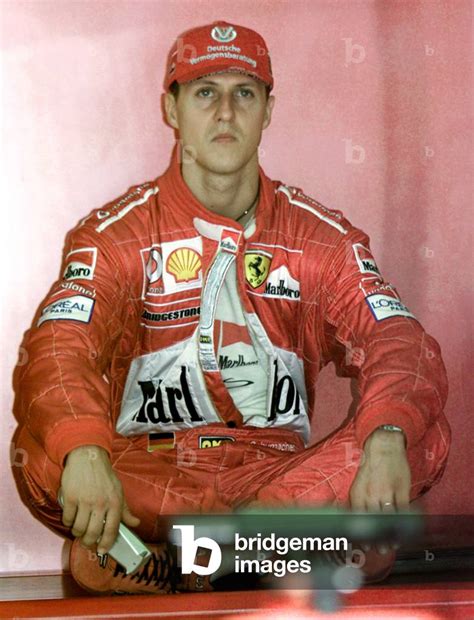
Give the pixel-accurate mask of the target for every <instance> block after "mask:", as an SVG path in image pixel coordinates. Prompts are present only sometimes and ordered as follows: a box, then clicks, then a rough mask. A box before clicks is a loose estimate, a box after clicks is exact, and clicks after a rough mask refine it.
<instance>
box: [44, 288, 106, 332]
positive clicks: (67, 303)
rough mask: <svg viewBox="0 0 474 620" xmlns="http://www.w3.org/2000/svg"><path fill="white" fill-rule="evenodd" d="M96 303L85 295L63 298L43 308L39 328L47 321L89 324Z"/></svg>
mask: <svg viewBox="0 0 474 620" xmlns="http://www.w3.org/2000/svg"><path fill="white" fill-rule="evenodd" d="M94 303H95V301H94V300H93V299H91V298H90V297H84V296H83V295H74V296H73V297H63V298H62V299H58V301H54V302H53V303H52V304H49V305H48V306H46V307H45V308H43V312H42V313H41V316H40V318H39V319H38V327H39V326H40V325H41V324H42V323H44V322H45V321H52V320H55V321H57V320H63V321H79V322H81V323H89V321H90V319H91V316H92V312H93V310H94Z"/></svg>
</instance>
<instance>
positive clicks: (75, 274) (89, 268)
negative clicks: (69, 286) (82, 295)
mask: <svg viewBox="0 0 474 620" xmlns="http://www.w3.org/2000/svg"><path fill="white" fill-rule="evenodd" d="M66 260H67V261H68V262H67V264H66V268H65V269H64V273H63V280H67V281H70V280H92V279H93V278H94V270H95V265H96V262H97V248H78V249H77V250H72V252H69V254H68V255H67V256H66Z"/></svg>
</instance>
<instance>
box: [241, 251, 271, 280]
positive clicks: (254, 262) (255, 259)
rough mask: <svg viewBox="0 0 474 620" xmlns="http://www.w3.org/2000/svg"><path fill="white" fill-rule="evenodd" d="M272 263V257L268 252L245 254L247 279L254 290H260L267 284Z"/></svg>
mask: <svg viewBox="0 0 474 620" xmlns="http://www.w3.org/2000/svg"><path fill="white" fill-rule="evenodd" d="M271 262H272V256H271V254H267V253H266V252H248V253H246V254H245V278H246V279H247V282H248V283H249V284H250V286H251V287H252V288H258V287H259V286H260V285H261V284H263V283H264V282H265V280H266V279H267V276H268V271H269V269H270V263H271Z"/></svg>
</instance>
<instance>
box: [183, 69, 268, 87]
mask: <svg viewBox="0 0 474 620" xmlns="http://www.w3.org/2000/svg"><path fill="white" fill-rule="evenodd" d="M216 73H242V74H243V75H249V76H250V77H253V78H254V79H256V80H258V81H259V82H262V83H263V84H265V85H266V86H270V87H271V86H272V84H271V83H270V82H267V81H265V80H264V79H262V77H261V76H260V75H258V74H257V73H255V72H254V71H252V70H251V69H247V68H245V67H240V66H231V67H229V66H228V65H224V64H221V63H218V64H216V65H208V66H207V67H206V69H205V71H204V73H203V72H202V69H201V68H200V67H199V68H196V69H195V70H194V71H188V72H187V73H186V77H185V78H184V79H176V80H175V81H176V82H178V84H188V83H189V82H194V81H195V80H198V79H200V78H203V77H206V76H208V75H215V74H216Z"/></svg>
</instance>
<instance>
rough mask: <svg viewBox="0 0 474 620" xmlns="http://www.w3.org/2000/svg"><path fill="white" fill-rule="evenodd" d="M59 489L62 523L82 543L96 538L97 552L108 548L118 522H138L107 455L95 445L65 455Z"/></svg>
mask: <svg viewBox="0 0 474 620" xmlns="http://www.w3.org/2000/svg"><path fill="white" fill-rule="evenodd" d="M60 492H61V493H62V501H63V523H64V525H65V526H66V527H71V528H72V529H71V531H72V534H73V535H74V536H76V537H82V542H83V543H84V545H86V546H91V545H93V544H94V543H95V542H97V541H99V542H98V548H97V552H98V553H107V552H108V551H109V549H110V547H112V545H113V544H114V542H115V540H116V538H117V535H118V528H119V524H120V522H121V521H123V523H125V525H128V526H130V527H136V526H137V525H138V524H139V523H140V519H138V518H137V517H135V516H134V515H133V514H132V513H131V512H130V509H129V508H128V506H127V504H126V503H125V498H124V495H123V489H122V484H121V482H120V480H119V479H118V478H117V476H116V475H115V473H114V471H113V469H112V465H111V463H110V459H109V455H108V454H107V452H106V451H105V450H104V449H103V448H99V447H98V446H81V447H80V448H76V449H75V450H72V451H71V452H70V453H69V454H68V455H67V458H66V465H65V467H64V471H63V474H62V478H61V490H60ZM99 539H100V540H99Z"/></svg>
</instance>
